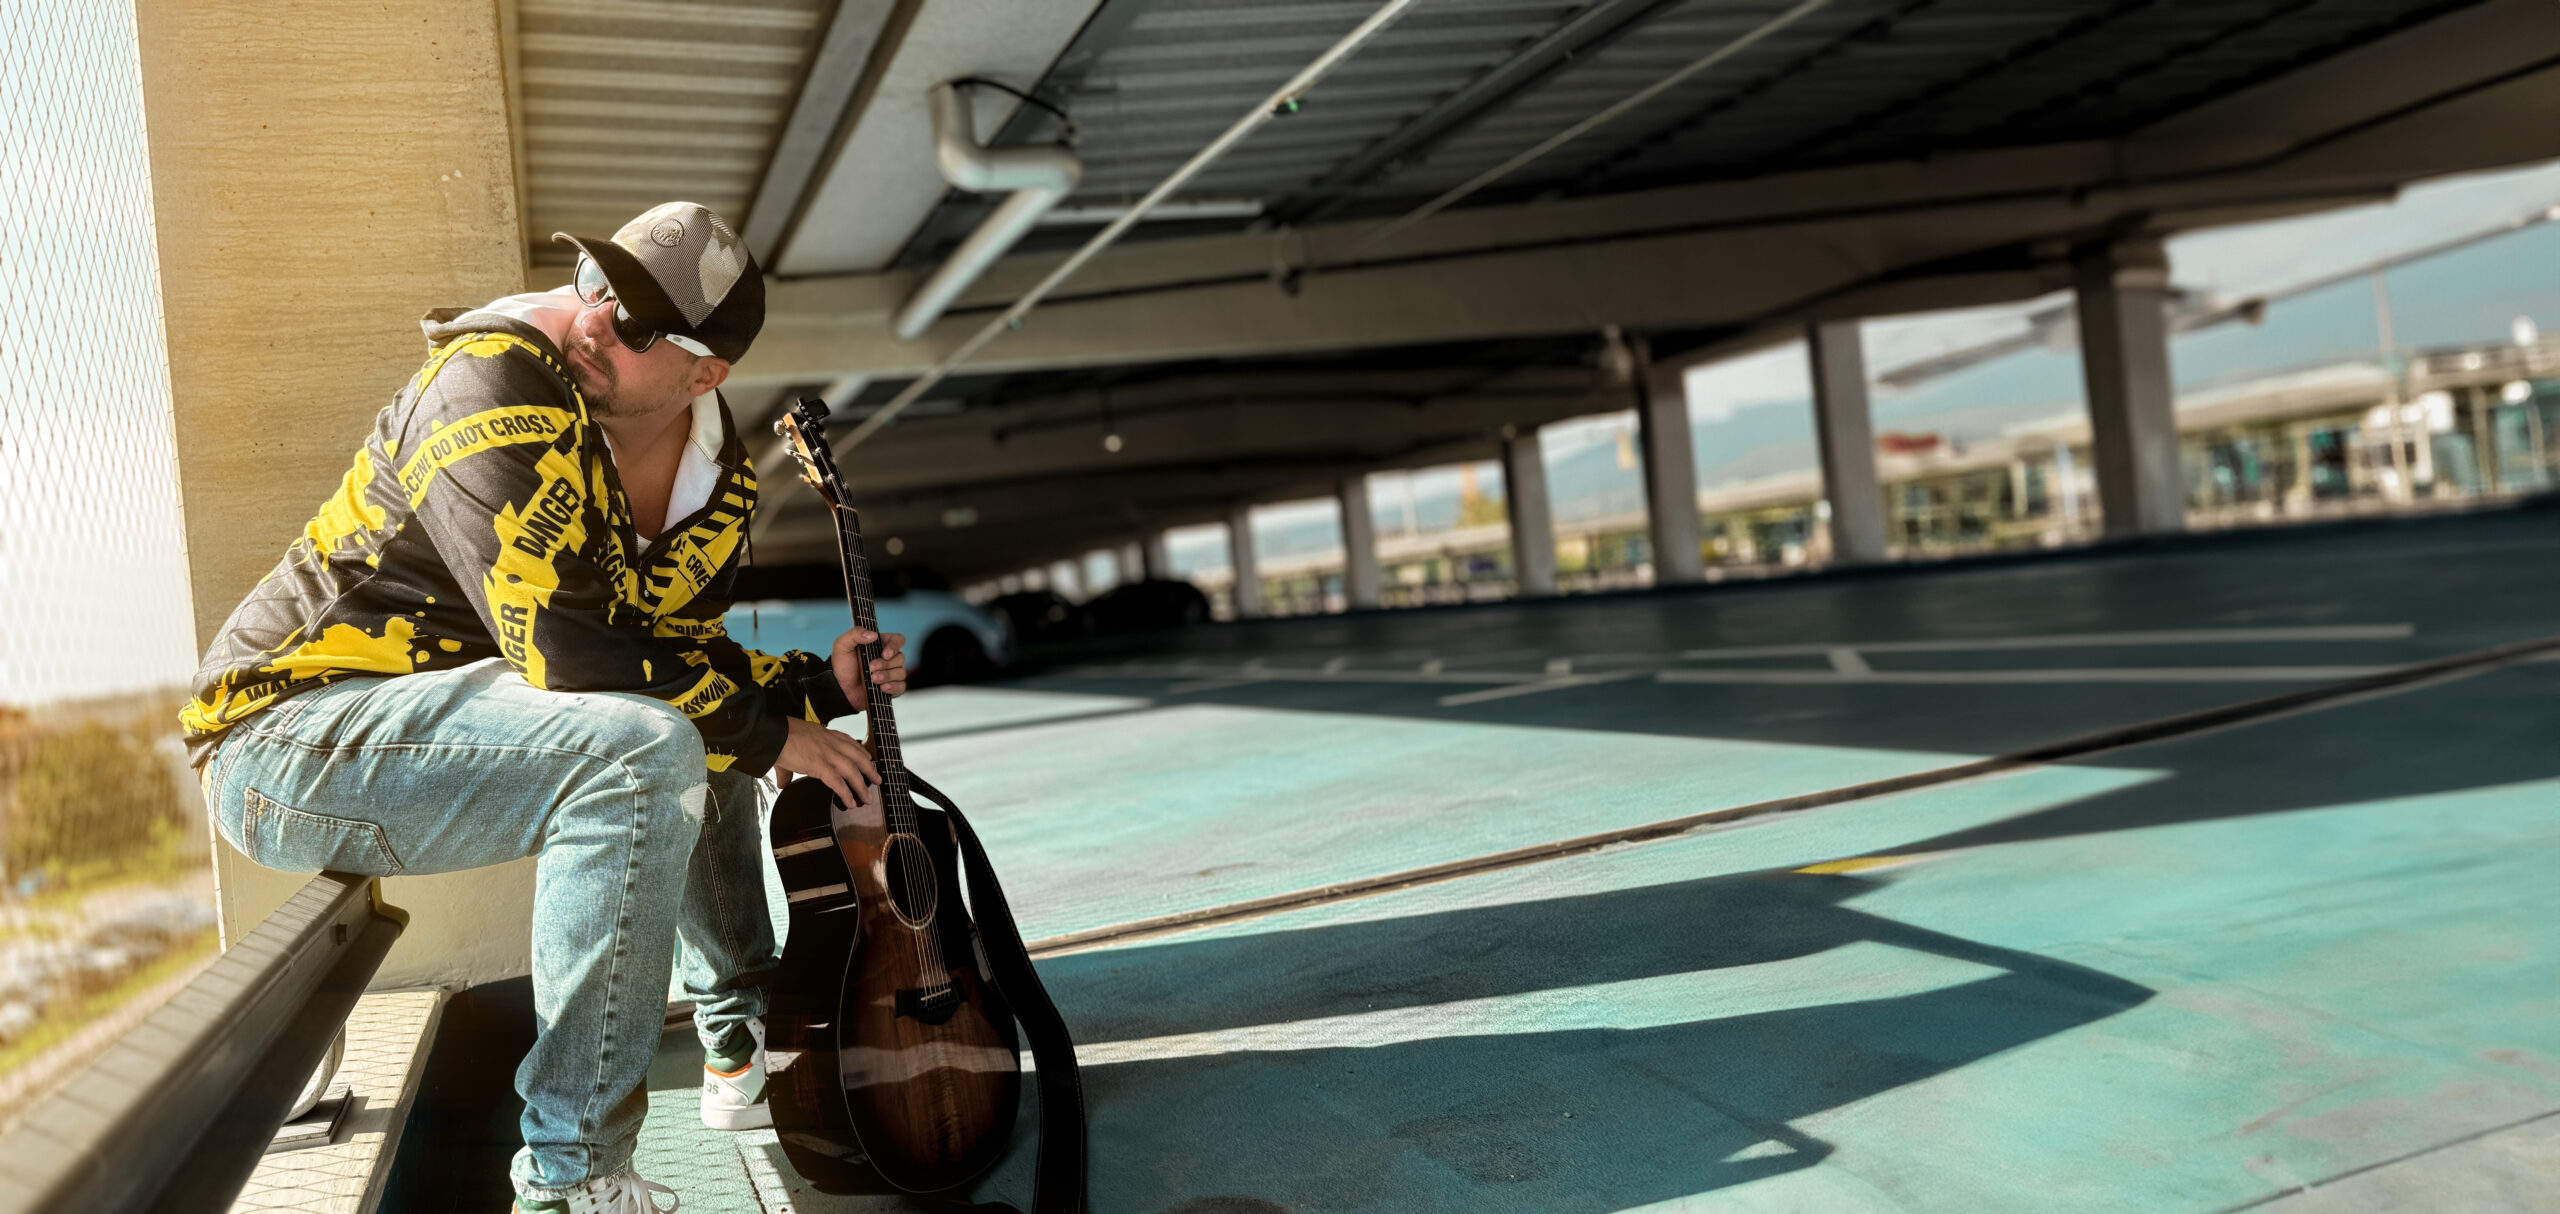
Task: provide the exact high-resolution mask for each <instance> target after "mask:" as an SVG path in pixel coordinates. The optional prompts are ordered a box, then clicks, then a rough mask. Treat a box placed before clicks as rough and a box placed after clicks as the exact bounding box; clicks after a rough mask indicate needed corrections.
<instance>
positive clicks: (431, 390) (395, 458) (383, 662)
mask: <svg viewBox="0 0 2560 1214" xmlns="http://www.w3.org/2000/svg"><path fill="white" fill-rule="evenodd" d="M519 298H522V297H519ZM501 302H502V303H504V302H507V301H501ZM498 307H499V305H492V308H498ZM422 327H423V328H424V329H425V331H426V334H427V340H428V342H429V343H430V344H431V345H432V346H433V348H434V352H433V353H432V354H430V355H429V356H428V358H427V361H426V365H425V366H423V367H421V368H419V370H418V374H417V375H416V377H415V378H413V379H411V380H410V381H409V384H408V386H407V387H405V388H403V389H402V390H401V391H400V393H399V395H398V396H396V397H394V398H393V399H392V402H391V404H390V406H389V407H387V408H385V409H383V410H382V412H381V413H380V414H379V415H378V416H377V417H376V418H375V419H374V426H373V433H372V435H371V437H369V438H368V439H367V440H366V441H365V444H364V447H363V448H362V449H361V450H359V451H357V452H356V457H355V466H354V467H352V468H350V469H348V471H347V475H346V479H345V481H344V482H343V483H341V484H340V485H339V487H338V491H337V493H336V495H335V496H333V497H331V498H330V499H329V500H328V502H327V503H326V504H324V505H323V506H322V507H321V508H320V513H319V516H318V517H316V518H314V519H312V520H311V522H310V523H309V524H308V525H306V526H305V527H304V528H303V531H302V535H301V536H300V537H299V538H297V539H295V540H294V541H293V543H292V545H291V546H290V547H288V548H287V549H286V550H285V555H284V559H283V560H282V561H281V562H279V563H278V564H277V565H276V567H275V570H274V571H273V572H271V573H269V574H268V575H267V577H266V580H264V581H262V582H260V583H259V584H258V587H257V589H255V590H253V591H251V592H250V594H249V597H248V598H247V599H245V600H243V601H242V602H241V604H240V606H239V607H238V608H237V609H235V610H233V611H232V613H231V618H230V619H229V620H227V621H225V622H224V624H223V626H222V634H221V635H220V636H219V637H218V638H216V639H215V640H214V643H213V648H212V649H211V650H209V651H208V652H207V653H206V654H205V659H204V666H203V668H202V669H201V670H199V671H198V672H197V680H196V697H195V700H194V702H193V703H190V704H189V705H187V707H186V709H185V710H184V711H183V712H181V713H180V714H179V721H180V723H181V724H182V725H183V726H185V729H186V735H187V744H188V749H189V751H190V752H191V754H192V756H193V758H194V760H195V761H196V762H198V763H201V762H203V760H204V758H205V756H206V755H208V754H210V753H211V752H212V749H213V746H214V744H215V743H216V742H217V741H218V740H219V739H220V737H221V736H222V732H223V731H224V730H226V729H228V728H230V727H231V726H232V725H235V724H237V723H239V721H240V720H241V719H242V718H245V717H247V716H249V715H251V714H253V713H256V712H258V711H259V710H260V709H263V708H266V707H268V706H269V705H272V704H275V703H277V702H278V701H280V700H283V699H285V698H286V697H289V696H293V695H297V694H300V693H302V692H305V691H310V690H312V689H314V688H317V687H321V686H324V685H326V684H328V683H332V682H335V681H337V680H339V679H344V678H350V677H359V676H382V675H404V674H413V673H417V672H420V671H427V670H439V669H446V668H450V667H454V666H460V665H464V664H466V663H470V662H476V661H479V660H481V659H484V658H491V657H503V658H505V659H506V660H507V662H508V664H510V665H512V666H514V667H515V668H516V669H517V670H518V671H520V672H522V673H523V675H524V677H525V679H526V681H528V682H530V683H532V684H533V685H534V686H535V687H540V688H547V689H550V690H555V691H629V692H637V693H640V694H642V695H647V696H653V697H656V698H658V699H661V700H665V701H667V702H668V703H670V704H673V705H675V706H676V707H677V708H678V709H680V710H682V711H683V713H684V714H685V716H687V717H689V718H691V719H692V720H693V723H694V725H695V726H696V727H697V728H699V729H700V730H701V731H702V740H703V744H704V747H705V749H706V750H707V751H708V752H709V755H710V765H711V769H712V770H714V771H740V772H745V773H749V774H762V773H763V772H764V771H765V770H766V769H768V768H770V767H771V766H772V765H773V760H774V757H775V756H776V755H778V754H780V753H781V750H782V740H783V735H784V733H785V731H786V728H787V727H786V726H785V725H784V723H783V722H784V718H785V717H787V716H797V717H801V718H803V719H805V720H811V721H825V720H829V719H831V718H834V717H838V716H842V715H845V714H846V713H849V712H851V711H852V705H851V704H849V703H848V702H847V701H846V700H845V696H844V692H843V691H842V689H841V688H839V687H838V686H837V684H836V681H835V676H834V675H833V673H832V672H831V671H830V670H829V669H828V666H827V661H826V659H825V658H824V657H821V656H819V655H815V654H809V653H801V652H792V653H787V654H783V655H781V656H779V657H773V656H768V655H765V654H761V653H755V652H752V651H749V650H746V649H743V648H740V647H739V645H738V643H737V642H735V641H732V640H730V639H729V637H728V634H727V633H726V632H725V631H723V629H722V628H721V623H720V620H721V616H722V615H723V614H724V613H725V612H726V611H727V609H728V606H729V594H730V587H731V585H732V584H733V583H734V581H735V579H736V576H737V566H738V556H739V549H740V547H741V545H742V543H743V541H744V537H745V533H746V527H747V522H748V519H749V517H750V515H751V514H752V513H753V512H754V509H755V498H756V481H755V471H754V469H753V468H752V467H751V466H750V465H749V463H748V460H747V455H746V448H745V445H744V443H742V442H741V441H740V439H739V437H738V433H737V426H736V423H735V422H734V420H732V419H731V418H730V417H729V415H728V410H727V408H726V407H725V406H718V408H719V421H720V434H721V437H720V446H719V451H720V454H719V458H718V460H717V461H716V465H717V473H716V475H717V480H716V483H714V484H713V485H712V486H711V488H710V495H709V499H708V501H707V502H706V503H705V504H704V505H703V506H702V508H701V509H699V510H697V511H695V512H694V513H692V514H691V515H689V516H687V517H684V518H681V519H675V520H670V522H669V524H668V526H667V527H666V528H665V529H664V530H663V531H662V532H660V534H659V535H658V538H657V539H655V540H653V541H651V542H649V543H648V544H647V545H646V546H645V547H644V546H643V545H642V544H641V542H640V539H639V535H638V533H637V532H636V531H635V530H633V528H632V516H631V504H630V502H629V500H628V499H626V498H625V497H624V496H623V492H622V483H621V480H620V478H619V477H618V476H617V475H616V474H615V471H614V465H613V460H612V459H611V457H610V455H609V453H608V451H607V449H606V446H605V438H604V433H603V431H602V430H601V429H600V428H598V427H597V426H596V424H595V423H594V422H593V421H592V420H591V419H590V418H589V417H588V415H587V404H586V400H585V399H584V398H583V397H582V396H581V395H580V394H579V392H578V389H577V386H576V385H575V384H574V383H573V382H572V381H571V380H570V378H569V375H568V371H567V367H566V365H565V364H564V362H563V361H562V358H561V354H560V351H559V348H558V347H557V346H555V345H554V344H553V342H552V339H551V338H550V337H549V336H548V335H547V334H545V333H544V331H543V330H542V329H541V328H540V327H537V326H535V325H532V324H528V323H526V322H525V320H524V319H521V318H520V317H519V315H517V314H515V313H511V312H508V311H506V310H503V309H501V310H490V309H482V310H478V311H470V312H461V313H456V312H453V311H440V312H436V313H431V314H429V316H428V318H427V319H426V321H425V322H424V323H423V324H422Z"/></svg>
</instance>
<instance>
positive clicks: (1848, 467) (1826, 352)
mask: <svg viewBox="0 0 2560 1214" xmlns="http://www.w3.org/2000/svg"><path fill="white" fill-rule="evenodd" d="M1804 344H1805V355H1806V357H1807V359H1808V360H1809V361H1810V362H1811V363H1812V364H1813V432H1814V440H1815V442H1816V443H1817V444H1818V445H1819V446H1820V447H1821V449H1822V496H1823V499H1824V500H1826V501H1828V502H1830V503H1831V559H1832V560H1834V561H1837V562H1840V563H1842V564H1848V565H1870V564H1874V563H1875V562H1877V561H1881V560H1883V559H1884V544H1885V528H1884V488H1883V486H1882V485H1880V484H1878V483H1877V481H1876V436H1875V420H1874V418H1873V417H1872V416H1870V415H1869V413H1868V411H1867V353H1866V345H1865V341H1864V339H1863V338H1861V337H1860V335H1859V332H1858V322H1857V321H1855V320H1824V321H1815V322H1813V323H1812V324H1808V325H1806V326H1805V327H1804Z"/></svg>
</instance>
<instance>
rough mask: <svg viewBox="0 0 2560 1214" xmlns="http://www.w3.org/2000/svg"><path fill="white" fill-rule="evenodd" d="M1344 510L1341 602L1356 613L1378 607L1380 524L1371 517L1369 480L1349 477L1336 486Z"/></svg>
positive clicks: (1334, 491) (1337, 500) (1335, 498)
mask: <svg viewBox="0 0 2560 1214" xmlns="http://www.w3.org/2000/svg"><path fill="white" fill-rule="evenodd" d="M1333 497H1334V500H1335V501H1336V502H1338V503H1340V504H1341V506H1342V600H1343V602H1344V603H1346V604H1348V605H1349V606H1350V608H1351V610H1353V611H1366V610H1368V609H1370V608H1373V607H1376V606H1377V605H1378V602H1379V599H1378V581H1379V579H1378V524H1377V520H1376V519H1375V518H1373V517H1372V516H1371V515H1370V513H1369V478H1368V477H1367V476H1365V475H1364V476H1346V477H1344V478H1342V481H1341V483H1339V484H1337V485H1335V486H1334V490H1333Z"/></svg>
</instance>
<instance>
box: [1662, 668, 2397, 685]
mask: <svg viewBox="0 0 2560 1214" xmlns="http://www.w3.org/2000/svg"><path fill="white" fill-rule="evenodd" d="M2392 669H2396V668H2395V667H2391V666H2153V667H2142V666H2130V667H2101V668H2091V669H2082V670H1871V671H1869V672H1867V673H1865V674H1848V673H1844V672H1841V671H1837V670H1665V671H1662V672H1660V673H1658V674H1656V675H1654V676H1653V677H1654V680H1655V681H1656V682H1661V683H1746V684H1762V685H1768V684H1782V685H1792V686H1809V687H1831V686H1844V685H1849V684H1874V683H1908V684H1917V685H1931V684H1959V683H1977V684H2000V683H2317V682H2325V681H2332V680H2337V679H2358V678H2363V677H2364V676H2366V675H2373V674H2380V673H2382V672H2383V671H2386V670H2392Z"/></svg>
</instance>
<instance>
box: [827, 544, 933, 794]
mask: <svg viewBox="0 0 2560 1214" xmlns="http://www.w3.org/2000/svg"><path fill="white" fill-rule="evenodd" d="M835 516H836V547H837V551H838V554H839V555H841V556H842V557H843V558H844V591H845V598H846V599H848V600H849V601H851V602H852V604H853V626H854V627H856V628H860V629H862V630H864V631H866V632H870V633H873V634H875V635H876V634H877V633H878V632H879V631H880V620H879V616H878V615H877V613H875V612H874V611H873V610H872V607H871V565H870V562H869V561H868V560H866V559H865V558H864V556H863V551H862V518H861V516H860V515H858V514H856V513H855V512H854V509H853V507H851V506H844V505H839V506H837V507H836V508H835ZM879 655H880V645H879V642H877V641H875V642H872V643H871V644H868V645H865V646H863V647H862V685H863V688H864V690H865V691H867V692H868V693H869V695H868V699H869V701H870V706H869V707H868V708H867V709H865V710H864V713H863V716H864V719H865V720H867V721H869V722H870V724H871V754H872V758H873V759H874V760H875V761H876V762H878V763H879V765H880V800H881V805H882V808H883V809H885V810H886V811H887V816H888V820H889V830H890V831H891V832H892V833H898V834H913V833H915V821H914V817H915V806H914V803H913V802H911V801H909V800H908V799H907V766H906V763H905V761H904V760H903V759H902V758H901V757H900V756H899V753H898V713H897V710H896V709H895V708H893V707H891V706H890V703H889V698H888V697H887V696H884V695H881V694H880V690H879V688H877V687H873V686H872V685H871V659H873V658H875V657H878V656H879Z"/></svg>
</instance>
